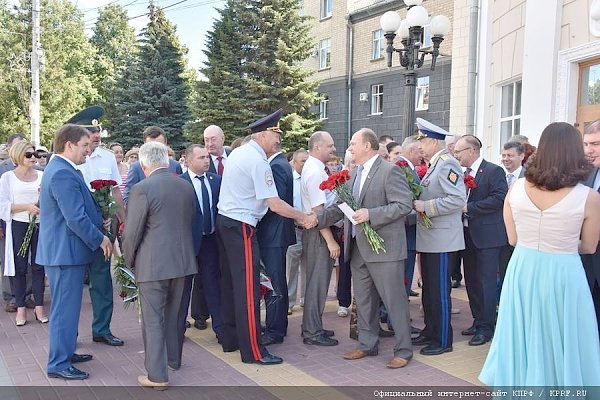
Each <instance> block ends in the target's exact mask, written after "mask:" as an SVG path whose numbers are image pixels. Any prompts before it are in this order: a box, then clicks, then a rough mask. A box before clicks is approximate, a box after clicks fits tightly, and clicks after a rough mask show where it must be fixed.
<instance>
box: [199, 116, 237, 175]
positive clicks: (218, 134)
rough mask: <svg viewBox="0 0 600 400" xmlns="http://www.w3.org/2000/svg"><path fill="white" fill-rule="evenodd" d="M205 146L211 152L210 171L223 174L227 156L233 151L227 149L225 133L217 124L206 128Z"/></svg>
mask: <svg viewBox="0 0 600 400" xmlns="http://www.w3.org/2000/svg"><path fill="white" fill-rule="evenodd" d="M203 135H204V146H206V149H207V150H208V152H209V154H210V167H209V169H208V171H209V172H212V173H213V174H218V175H219V176H223V171H224V170H225V163H226V162H227V156H228V155H229V153H230V152H231V151H227V150H225V133H223V129H221V127H219V126H217V125H209V126H207V127H206V129H204V134H203Z"/></svg>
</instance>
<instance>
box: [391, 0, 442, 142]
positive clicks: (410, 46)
mask: <svg viewBox="0 0 600 400" xmlns="http://www.w3.org/2000/svg"><path fill="white" fill-rule="evenodd" d="M422 2H423V0H404V3H405V4H406V6H407V7H408V12H407V13H406V19H404V20H403V19H402V18H401V17H400V15H399V14H398V13H397V12H395V11H388V12H386V13H385V14H383V15H382V16H381V20H380V24H381V29H382V30H383V32H384V34H385V38H386V39H387V49H386V51H387V54H388V67H391V66H392V58H393V56H394V52H397V53H398V54H399V59H400V65H402V66H403V67H405V68H406V71H405V72H404V77H405V86H406V89H407V90H406V93H407V94H406V102H405V113H404V115H405V116H406V120H405V124H404V127H405V130H404V133H403V137H407V136H410V135H412V134H413V133H414V126H415V92H416V85H417V79H416V77H417V73H416V71H415V70H416V69H418V68H421V67H422V66H423V63H424V62H425V56H426V55H431V70H432V71H433V70H434V69H435V61H436V59H437V57H438V55H439V54H440V43H442V41H443V40H444V35H446V34H447V33H448V31H449V30H450V20H449V19H448V17H446V16H444V15H436V16H435V17H433V18H431V21H429V13H428V12H427V10H426V9H425V7H423V6H422V5H421V3H422ZM428 22H429V25H430V31H431V42H432V43H433V46H432V49H431V50H425V49H421V46H422V45H423V39H424V38H423V35H424V32H423V31H424V29H423V26H424V25H426V24H427V23H428ZM396 35H400V38H401V43H402V46H403V47H402V48H399V49H397V48H395V47H394V38H395V37H396Z"/></svg>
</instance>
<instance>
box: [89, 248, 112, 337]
mask: <svg viewBox="0 0 600 400" xmlns="http://www.w3.org/2000/svg"><path fill="white" fill-rule="evenodd" d="M89 276H90V299H91V301H92V311H93V319H92V335H93V336H104V335H108V334H109V333H111V332H110V320H111V319H112V313H113V285H112V276H111V274H110V260H108V261H107V260H106V259H105V257H104V253H103V252H102V249H98V250H96V253H95V254H94V261H92V264H91V265H90V269H89Z"/></svg>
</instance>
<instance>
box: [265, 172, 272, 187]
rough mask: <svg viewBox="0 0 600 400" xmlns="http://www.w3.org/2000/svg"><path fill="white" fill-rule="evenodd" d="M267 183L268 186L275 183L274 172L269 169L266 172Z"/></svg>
mask: <svg viewBox="0 0 600 400" xmlns="http://www.w3.org/2000/svg"><path fill="white" fill-rule="evenodd" d="M265 183H266V184H267V186H271V185H272V184H273V174H272V173H271V172H269V171H267V172H265Z"/></svg>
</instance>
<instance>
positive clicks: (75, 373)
mask: <svg viewBox="0 0 600 400" xmlns="http://www.w3.org/2000/svg"><path fill="white" fill-rule="evenodd" d="M89 376H90V374H88V373H87V372H83V371H80V370H78V369H77V368H75V367H70V368H67V369H65V370H64V371H59V372H48V378H62V379H69V380H82V379H87V378H89Z"/></svg>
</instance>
